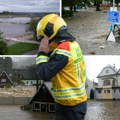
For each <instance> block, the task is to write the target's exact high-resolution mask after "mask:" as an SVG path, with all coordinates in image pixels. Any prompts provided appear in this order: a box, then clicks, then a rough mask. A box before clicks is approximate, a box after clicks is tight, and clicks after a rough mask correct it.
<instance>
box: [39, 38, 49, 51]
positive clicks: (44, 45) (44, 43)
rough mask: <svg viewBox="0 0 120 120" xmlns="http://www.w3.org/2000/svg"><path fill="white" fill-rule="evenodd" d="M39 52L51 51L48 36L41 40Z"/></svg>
mask: <svg viewBox="0 0 120 120" xmlns="http://www.w3.org/2000/svg"><path fill="white" fill-rule="evenodd" d="M38 52H45V53H49V39H48V38H47V37H44V38H43V39H42V40H41V42H40V45H39V49H38Z"/></svg>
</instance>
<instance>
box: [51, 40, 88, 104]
mask: <svg viewBox="0 0 120 120" xmlns="http://www.w3.org/2000/svg"><path fill="white" fill-rule="evenodd" d="M54 54H59V55H64V56H67V57H68V63H67V64H66V65H65V66H64V67H63V68H62V69H61V71H59V72H58V73H57V74H56V75H55V76H54V77H53V78H52V85H53V88H52V93H53V96H54V98H55V101H56V102H57V103H59V104H62V105H68V106H73V105H77V104H79V103H82V102H84V101H86V99H87V95H86V91H85V81H86V72H85V65H84V60H83V55H82V51H81V49H80V47H79V45H78V43H77V42H76V41H74V42H68V41H67V42H63V43H61V44H60V45H58V47H57V48H56V49H55V50H54V51H53V53H52V55H54ZM52 55H51V56H52Z"/></svg>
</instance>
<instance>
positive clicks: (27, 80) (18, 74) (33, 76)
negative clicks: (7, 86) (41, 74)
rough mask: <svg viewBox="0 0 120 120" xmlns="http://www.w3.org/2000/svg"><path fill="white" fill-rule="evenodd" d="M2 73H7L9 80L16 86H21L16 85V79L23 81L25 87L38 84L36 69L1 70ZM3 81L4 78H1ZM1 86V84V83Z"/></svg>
mask: <svg viewBox="0 0 120 120" xmlns="http://www.w3.org/2000/svg"><path fill="white" fill-rule="evenodd" d="M0 73H1V74H2V73H5V74H6V76H7V77H8V79H9V80H10V81H11V82H12V83H14V85H19V83H20V82H18V83H16V79H18V80H19V81H22V82H23V83H24V85H36V83H37V79H38V76H37V73H36V70H35V69H31V68H26V69H6V70H0ZM1 79H2V78H1ZM0 85H1V83H0Z"/></svg>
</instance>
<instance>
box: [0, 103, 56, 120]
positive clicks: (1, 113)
mask: <svg viewBox="0 0 120 120" xmlns="http://www.w3.org/2000/svg"><path fill="white" fill-rule="evenodd" d="M0 120H54V114H53V113H40V112H32V111H24V110H21V109H20V106H11V105H9V106H7V105H0Z"/></svg>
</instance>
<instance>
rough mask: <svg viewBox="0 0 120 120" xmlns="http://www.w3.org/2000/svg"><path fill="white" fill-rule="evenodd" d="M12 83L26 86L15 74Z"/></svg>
mask: <svg viewBox="0 0 120 120" xmlns="http://www.w3.org/2000/svg"><path fill="white" fill-rule="evenodd" d="M12 81H13V83H14V84H15V85H24V82H22V80H21V79H20V78H19V77H18V75H16V74H13V76H12Z"/></svg>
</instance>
